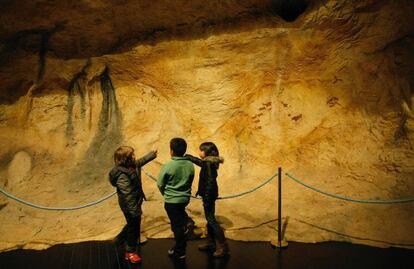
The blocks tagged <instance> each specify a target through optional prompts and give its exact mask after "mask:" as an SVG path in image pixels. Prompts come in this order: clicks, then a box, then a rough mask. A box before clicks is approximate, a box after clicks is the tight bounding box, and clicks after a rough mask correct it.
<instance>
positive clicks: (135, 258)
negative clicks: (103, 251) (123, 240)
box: [125, 252, 142, 263]
mask: <svg viewBox="0 0 414 269" xmlns="http://www.w3.org/2000/svg"><path fill="white" fill-rule="evenodd" d="M125 260H127V261H130V262H132V263H139V262H141V261H142V259H141V257H140V256H139V255H138V254H136V253H135V252H126V253H125Z"/></svg>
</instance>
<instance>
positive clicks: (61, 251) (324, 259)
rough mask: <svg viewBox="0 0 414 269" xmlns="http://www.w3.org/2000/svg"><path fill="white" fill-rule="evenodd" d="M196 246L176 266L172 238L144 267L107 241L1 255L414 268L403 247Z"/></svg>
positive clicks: (144, 251)
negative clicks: (222, 250) (211, 249)
mask: <svg viewBox="0 0 414 269" xmlns="http://www.w3.org/2000/svg"><path fill="white" fill-rule="evenodd" d="M198 244H200V241H189V242H188V247H187V258H186V260H184V261H174V260H172V259H171V258H169V257H168V256H167V250H168V249H169V248H170V247H171V246H172V245H173V240H172V239H151V240H149V241H148V243H147V244H145V245H144V246H141V247H139V249H138V252H139V254H140V255H141V256H142V258H143V262H142V264H140V265H134V264H131V263H129V262H127V261H125V260H124V258H123V254H124V253H123V248H117V247H115V246H114V245H113V244H112V243H111V242H109V241H102V242H96V241H93V242H82V243H76V244H66V245H57V246H53V247H51V248H49V249H47V250H43V251H35V250H14V251H8V252H3V253H0V268H10V269H12V268H13V269H21V268H22V269H23V268H24V269H27V268H31V269H49V268H53V269H60V268H62V269H63V268H65V269H67V268H71V269H77V268H99V269H131V268H147V269H148V268H154V269H159V268H162V269H168V268H173V269H186V268H208V269H244V268H246V269H247V268H248V269H252V268H253V269H262V268H263V269H273V268H278V269H280V268H284V269H290V268H301V269H302V268H317V269H328V268H329V269H332V268H335V269H341V268H344V269H345V268H353V269H358V268H361V269H370V268H372V269H374V268H375V269H382V268H384V269H385V268H387V269H388V268H399V269H405V268H407V269H411V268H414V250H409V249H401V248H387V249H382V248H375V247H368V246H363V245H354V244H349V243H338V242H326V243H317V244H305V243H296V242H289V247H288V248H286V249H283V250H280V249H273V248H272V247H271V246H270V244H269V243H268V242H240V241H233V240H229V245H230V250H231V256H229V257H227V258H225V259H215V258H214V257H212V254H211V253H205V252H201V251H198V250H197V245H198ZM29 265H30V266H29Z"/></svg>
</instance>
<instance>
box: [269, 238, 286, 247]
mask: <svg viewBox="0 0 414 269" xmlns="http://www.w3.org/2000/svg"><path fill="white" fill-rule="evenodd" d="M270 244H271V245H272V246H273V247H275V248H287V247H288V245H289V244H288V242H287V241H286V240H285V239H283V240H282V241H281V242H279V241H278V240H277V239H272V240H271V241H270Z"/></svg>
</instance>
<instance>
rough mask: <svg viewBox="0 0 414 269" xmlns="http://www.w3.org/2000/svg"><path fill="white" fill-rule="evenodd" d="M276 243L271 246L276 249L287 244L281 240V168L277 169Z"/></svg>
mask: <svg viewBox="0 0 414 269" xmlns="http://www.w3.org/2000/svg"><path fill="white" fill-rule="evenodd" d="M277 199H278V202H277V215H278V217H277V243H276V244H275V243H274V242H271V244H272V245H273V246H275V247H277V248H285V247H287V246H288V243H287V242H286V241H285V240H284V239H283V238H282V237H283V236H282V167H279V168H278V196H277Z"/></svg>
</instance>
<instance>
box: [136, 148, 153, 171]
mask: <svg viewBox="0 0 414 269" xmlns="http://www.w3.org/2000/svg"><path fill="white" fill-rule="evenodd" d="M156 157H157V154H155V151H150V152H149V153H148V154H146V155H145V156H143V157H141V158H139V159H138V160H136V161H135V165H136V166H137V167H141V166H144V165H146V164H147V163H149V162H150V161H152V160H154V159H155V158H156Z"/></svg>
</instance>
